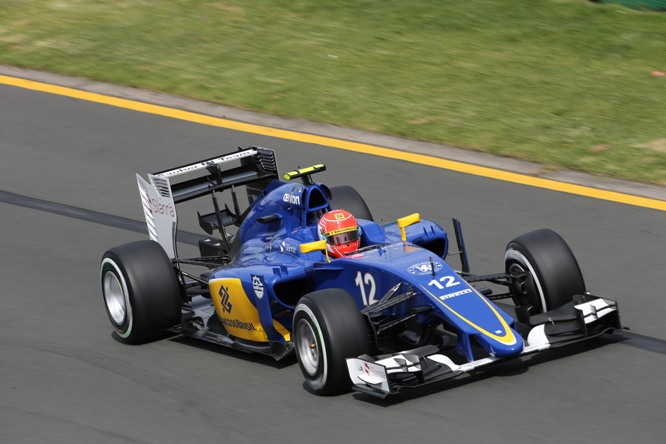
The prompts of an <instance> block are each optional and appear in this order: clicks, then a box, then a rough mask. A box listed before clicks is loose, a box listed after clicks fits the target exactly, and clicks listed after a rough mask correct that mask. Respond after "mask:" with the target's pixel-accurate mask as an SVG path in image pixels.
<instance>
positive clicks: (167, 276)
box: [100, 241, 182, 344]
mask: <svg viewBox="0 0 666 444" xmlns="http://www.w3.org/2000/svg"><path fill="white" fill-rule="evenodd" d="M100 278H101V284H102V297H103V300H104V306H105V307H106V314H107V315H108V316H109V320H110V321H111V324H112V325H113V327H114V329H115V331H116V333H117V334H118V336H120V339H121V340H122V341H123V342H125V343H128V344H138V343H144V342H148V341H151V340H155V339H159V338H161V337H164V336H166V333H167V329H168V328H171V327H173V326H175V325H177V324H179V323H180V321H181V305H182V303H181V297H180V286H179V284H178V279H177V277H176V272H175V270H174V267H173V264H172V263H171V260H170V259H169V257H168V256H167V254H166V253H165V252H164V250H163V249H162V247H161V246H160V245H159V244H158V243H157V242H154V241H138V242H130V243H128V244H123V245H120V246H118V247H114V248H111V249H110V250H108V251H107V252H106V253H104V256H102V263H101V267H100Z"/></svg>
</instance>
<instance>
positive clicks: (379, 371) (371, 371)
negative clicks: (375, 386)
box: [363, 362, 386, 379]
mask: <svg viewBox="0 0 666 444" xmlns="http://www.w3.org/2000/svg"><path fill="white" fill-rule="evenodd" d="M363 373H365V374H366V375H368V376H374V377H375V378H380V379H386V372H385V371H384V369H383V368H381V367H377V366H370V365H369V364H368V363H367V362H364V363H363Z"/></svg>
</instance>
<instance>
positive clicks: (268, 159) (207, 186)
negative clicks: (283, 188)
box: [136, 146, 279, 258]
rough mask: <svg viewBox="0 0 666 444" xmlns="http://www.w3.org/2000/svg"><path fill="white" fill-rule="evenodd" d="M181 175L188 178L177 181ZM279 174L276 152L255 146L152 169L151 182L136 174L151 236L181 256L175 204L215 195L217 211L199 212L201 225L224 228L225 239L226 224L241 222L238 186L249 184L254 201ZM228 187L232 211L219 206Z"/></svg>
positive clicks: (171, 253)
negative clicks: (217, 193) (217, 195)
mask: <svg viewBox="0 0 666 444" xmlns="http://www.w3.org/2000/svg"><path fill="white" fill-rule="evenodd" d="M183 176H187V177H188V178H187V179H185V180H179V179H182V178H183ZM278 177H279V176H278V170H277V163H276V162H275V153H274V151H273V150H272V149H269V148H261V147H257V146H251V147H249V148H239V149H238V151H236V152H233V153H229V154H224V155H222V156H218V157H212V158H210V159H205V160H201V161H198V162H196V163H192V164H188V165H183V166H179V167H176V168H172V169H169V170H165V171H160V172H157V173H153V174H148V181H146V180H145V179H143V177H141V176H140V175H138V174H137V175H136V178H137V183H138V185H139V192H140V194H141V202H142V205H143V214H144V216H145V218H146V224H147V226H148V234H149V236H150V239H152V240H154V241H156V242H158V243H159V244H160V245H161V246H162V248H164V251H166V253H167V255H168V256H169V257H170V258H175V257H177V253H176V229H177V226H178V216H177V213H176V204H178V203H181V202H186V201H188V200H192V199H196V198H198V197H202V196H206V195H211V196H212V198H213V206H214V209H215V211H214V212H213V213H210V214H205V215H201V214H199V215H198V216H199V224H200V225H201V227H202V228H203V229H204V230H205V231H206V232H207V233H208V234H212V232H213V230H214V229H218V230H220V234H221V235H222V238H223V240H224V241H225V242H226V241H227V236H226V233H225V231H224V227H225V226H229V225H232V224H233V225H239V224H240V221H241V219H242V215H241V211H240V208H239V205H238V200H237V196H236V190H235V188H236V187H239V186H245V190H246V192H247V198H248V201H249V202H250V203H252V202H253V201H254V200H255V199H256V198H257V197H258V196H259V194H260V193H261V191H262V190H263V189H264V188H266V186H267V185H268V184H269V183H270V182H272V181H273V180H275V179H278ZM177 180H178V181H177ZM228 189H231V191H232V198H233V205H234V209H233V210H230V209H229V208H228V207H226V206H225V208H223V209H220V208H219V205H218V202H217V198H216V196H215V193H216V192H222V191H224V190H228Z"/></svg>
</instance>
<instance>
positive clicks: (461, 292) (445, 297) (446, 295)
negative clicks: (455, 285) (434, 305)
mask: <svg viewBox="0 0 666 444" xmlns="http://www.w3.org/2000/svg"><path fill="white" fill-rule="evenodd" d="M471 292H472V290H471V289H469V288H466V289H464V290H460V291H456V292H454V293H449V294H445V295H443V296H440V297H439V300H440V301H445V300H447V299H451V298H455V297H456V296H462V295H464V294H468V293H471Z"/></svg>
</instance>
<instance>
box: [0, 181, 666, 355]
mask: <svg viewBox="0 0 666 444" xmlns="http://www.w3.org/2000/svg"><path fill="white" fill-rule="evenodd" d="M0 202H4V203H7V204H10V205H17V206H21V207H25V208H30V209H33V210H39V211H46V212H48V213H53V214H57V215H59V216H65V217H71V218H74V219H79V220H84V221H86V222H93V223H96V224H101V225H107V226H109V227H113V228H120V229H122V230H128V231H134V232H136V233H141V234H148V230H147V228H146V224H145V222H143V221H138V220H133V219H128V218H126V217H119V216H114V215H112V214H107V213H101V212H99V211H93V210H87V209H85V208H80V207H75V206H72V205H65V204H61V203H57V202H51V201H48V200H42V199H36V198H34V197H28V196H23V195H21V194H16V193H10V192H8V191H2V190H0ZM202 237H203V236H201V235H198V234H196V233H190V232H187V231H180V230H179V231H178V233H177V239H178V242H182V243H185V244H189V245H198V242H199V239H201V238H202ZM613 336H614V338H616V339H615V341H616V342H618V343H620V344H624V345H628V346H631V347H634V348H638V349H640V350H645V351H649V352H653V353H659V354H662V355H666V341H664V340H662V339H657V338H652V337H649V336H643V335H640V334H637V333H634V332H630V331H623V332H621V333H619V334H616V335H613Z"/></svg>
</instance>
